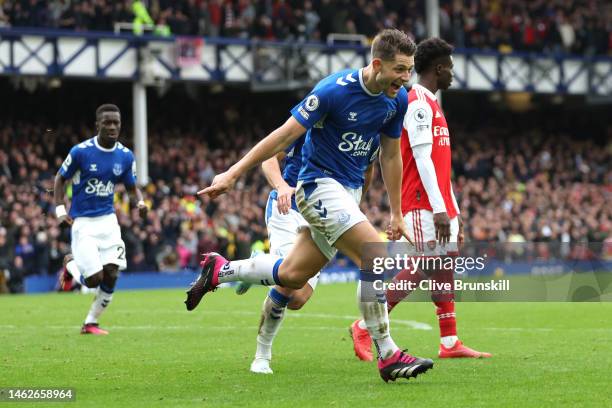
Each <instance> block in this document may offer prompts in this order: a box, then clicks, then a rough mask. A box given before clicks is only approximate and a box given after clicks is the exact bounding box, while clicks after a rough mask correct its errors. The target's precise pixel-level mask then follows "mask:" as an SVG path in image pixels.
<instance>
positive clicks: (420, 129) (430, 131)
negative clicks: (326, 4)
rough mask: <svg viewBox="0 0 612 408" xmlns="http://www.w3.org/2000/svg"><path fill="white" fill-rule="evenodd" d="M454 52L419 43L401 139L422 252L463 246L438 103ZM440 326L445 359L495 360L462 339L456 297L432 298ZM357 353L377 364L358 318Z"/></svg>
mask: <svg viewBox="0 0 612 408" xmlns="http://www.w3.org/2000/svg"><path fill="white" fill-rule="evenodd" d="M452 51H453V48H452V46H450V45H449V44H448V43H446V42H445V41H444V40H442V39H439V38H430V39H427V40H425V41H423V42H421V43H420V44H419V46H418V47H417V52H416V54H415V70H416V72H417V74H418V75H419V79H418V83H417V84H415V85H414V86H413V87H412V90H411V91H410V92H409V94H408V111H407V112H406V116H405V117H404V130H403V132H402V138H401V149H402V160H403V174H402V214H403V215H404V220H405V221H406V224H407V226H408V230H409V232H410V233H411V234H412V236H413V237H414V241H415V245H416V250H417V252H418V253H426V254H431V255H449V256H456V255H458V247H459V246H460V245H461V244H462V242H463V224H462V222H461V217H460V215H459V206H458V205H457V200H456V199H455V195H454V193H453V187H452V184H451V142H450V132H449V131H448V125H447V123H446V119H445V118H444V114H443V112H442V109H440V106H439V105H438V102H437V99H436V95H435V94H436V92H437V91H438V90H439V89H441V90H445V89H448V88H449V87H450V85H451V82H452V80H453V72H452V69H453V59H452V56H451V54H452ZM452 272H453V271H452V270H446V271H435V273H436V275H435V278H436V280H438V281H440V280H445V281H448V282H451V283H452V279H453V273H452ZM424 277H425V275H424V273H423V272H422V271H417V272H416V273H412V271H410V270H404V271H401V272H400V273H398V274H397V276H396V277H395V278H394V281H406V280H407V281H412V282H415V283H418V282H419V281H420V280H422V279H423V278H424ZM409 293H410V292H407V291H387V293H386V295H387V305H388V310H389V312H391V310H393V308H394V307H395V306H396V305H397V304H398V303H399V302H400V301H401V300H402V299H404V298H405V297H406V296H408V294H409ZM432 300H433V301H434V303H435V305H436V314H437V316H438V322H439V326H440V348H439V352H438V356H439V357H440V358H453V357H472V358H479V357H491V354H489V353H484V352H479V351H476V350H473V349H471V348H469V347H466V346H465V345H463V344H462V343H461V341H460V340H459V338H458V337H457V326H456V319H455V302H454V294H453V293H444V294H442V295H439V296H436V295H434V296H432ZM351 334H352V337H353V344H354V348H355V354H356V355H357V357H359V358H360V359H362V360H368V361H369V360H372V351H371V340H370V337H369V335H368V332H367V330H365V325H364V324H363V322H362V321H360V320H357V321H355V322H354V323H353V325H352V326H351Z"/></svg>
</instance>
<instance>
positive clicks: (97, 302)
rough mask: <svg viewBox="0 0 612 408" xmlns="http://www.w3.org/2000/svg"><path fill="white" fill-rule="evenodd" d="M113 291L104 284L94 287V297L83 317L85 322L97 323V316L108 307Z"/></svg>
mask: <svg viewBox="0 0 612 408" xmlns="http://www.w3.org/2000/svg"><path fill="white" fill-rule="evenodd" d="M113 292H114V289H111V288H109V287H107V286H106V285H104V284H100V286H98V289H96V297H95V299H94V301H93V303H92V304H91V308H90V309H89V313H88V314H87V318H86V319H85V324H89V323H98V318H99V317H100V315H101V314H102V312H103V311H104V310H105V309H106V308H107V307H108V305H109V304H110V302H111V300H113Z"/></svg>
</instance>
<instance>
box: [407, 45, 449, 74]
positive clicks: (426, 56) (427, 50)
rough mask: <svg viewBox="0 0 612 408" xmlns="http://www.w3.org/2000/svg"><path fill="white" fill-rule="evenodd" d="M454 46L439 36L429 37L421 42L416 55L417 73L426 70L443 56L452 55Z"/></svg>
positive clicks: (415, 67)
mask: <svg viewBox="0 0 612 408" xmlns="http://www.w3.org/2000/svg"><path fill="white" fill-rule="evenodd" d="M453 49H454V48H453V46H452V45H450V44H449V43H447V42H446V41H444V40H443V39H441V38H438V37H432V38H428V39H426V40H423V41H421V42H420V43H419V45H418V47H417V49H416V54H415V55H414V70H415V71H416V73H417V74H420V73H422V72H425V71H426V70H427V69H429V68H430V67H432V66H433V65H434V63H435V62H436V60H437V59H438V58H441V57H450V55H451V54H452V53H453Z"/></svg>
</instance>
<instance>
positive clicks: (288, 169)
mask: <svg viewBox="0 0 612 408" xmlns="http://www.w3.org/2000/svg"><path fill="white" fill-rule="evenodd" d="M305 138H306V136H301V137H300V138H299V139H298V140H296V141H295V142H293V143H292V144H291V145H290V146H289V147H288V148H287V149H285V153H286V156H285V159H284V161H283V163H282V165H283V170H282V171H283V180H285V182H286V183H287V184H289V185H290V186H291V187H295V186H296V185H297V180H298V174H299V172H300V168H301V167H302V146H303V145H304V139H305ZM277 198H278V192H277V191H276V190H272V191H270V196H269V198H268V200H276V199H277ZM291 208H293V209H294V210H295V211H299V210H298V207H297V203H296V202H295V194H294V195H292V196H291ZM269 217H270V215H269V214H267V215H266V219H267V218H269Z"/></svg>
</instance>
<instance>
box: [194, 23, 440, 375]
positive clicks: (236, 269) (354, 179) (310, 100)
mask: <svg viewBox="0 0 612 408" xmlns="http://www.w3.org/2000/svg"><path fill="white" fill-rule="evenodd" d="M415 50H416V46H415V44H414V42H412V41H411V40H410V39H409V38H408V36H406V34H405V33H403V32H401V31H399V30H395V29H387V30H383V31H382V32H380V33H379V34H377V36H376V37H375V38H374V40H373V42H372V49H371V62H370V64H369V65H368V66H366V67H365V68H361V69H358V70H344V71H340V72H338V73H335V74H332V75H330V76H328V77H326V78H324V79H323V80H322V81H320V82H319V83H318V84H317V85H316V86H315V88H314V89H313V90H312V92H310V93H309V94H308V95H307V97H306V98H305V99H304V100H303V101H302V102H300V103H299V104H298V105H297V106H295V107H294V108H293V109H292V110H291V116H290V117H289V119H288V120H287V121H286V122H285V123H284V124H283V125H282V126H281V127H279V128H278V129H276V130H274V131H273V132H272V133H270V134H269V135H268V136H266V137H265V138H264V139H263V140H262V141H260V142H259V143H258V144H257V145H256V146H255V147H254V148H253V149H251V151H249V152H248V153H247V154H246V155H245V156H244V157H243V158H242V159H241V160H240V161H238V162H237V163H236V164H234V165H233V166H232V167H230V168H229V169H228V170H227V171H226V172H224V173H221V174H219V175H217V176H216V177H215V178H214V180H213V182H212V184H211V185H210V186H209V187H207V188H205V189H203V190H201V191H200V192H199V194H202V195H208V196H209V197H210V198H213V199H214V198H216V197H218V196H219V195H221V194H223V193H225V192H227V191H228V190H229V189H231V188H232V187H233V185H234V184H235V183H236V180H237V179H238V178H239V177H240V176H241V175H242V174H244V173H245V172H246V171H247V170H248V169H250V168H252V167H254V166H255V165H257V164H259V163H261V162H263V161H264V160H267V159H269V158H270V157H272V156H274V155H275V154H277V153H278V152H281V151H283V150H284V149H286V148H287V147H288V146H290V145H291V143H293V142H294V141H295V140H297V139H298V138H299V137H300V136H301V135H302V134H304V133H305V132H306V140H305V142H304V146H303V148H302V167H301V169H300V173H299V175H298V183H297V186H296V193H295V195H296V202H297V205H298V208H299V210H300V213H301V214H302V216H303V217H304V219H306V221H308V223H309V226H308V228H301V229H300V231H299V232H298V235H297V238H296V242H295V244H294V245H293V247H292V248H291V250H290V252H289V254H287V256H286V257H284V258H281V257H279V256H277V255H274V254H269V255H260V256H257V257H255V258H252V259H247V260H239V261H231V262H230V261H227V260H226V259H224V258H223V257H221V256H220V255H219V254H215V253H210V254H206V255H205V257H204V260H203V262H202V273H201V274H200V277H199V278H198V280H197V281H196V282H195V283H194V284H193V285H192V287H191V288H190V290H189V291H188V292H187V300H186V301H185V304H186V305H187V309H188V310H193V309H195V307H196V306H197V305H198V304H199V302H200V300H201V299H202V297H203V296H204V294H206V293H208V292H210V291H213V290H214V289H215V288H216V287H217V286H218V285H219V284H220V283H223V282H233V281H246V282H251V283H260V284H263V285H273V284H276V285H279V286H284V287H288V288H292V289H300V288H302V287H303V286H304V285H305V284H306V282H307V281H308V279H310V278H311V277H313V276H315V275H316V274H317V273H318V272H319V271H320V270H321V268H323V267H324V266H325V264H326V263H327V262H328V260H329V259H331V258H332V257H333V256H334V255H335V253H336V250H340V251H342V253H344V254H345V255H346V256H348V257H349V258H350V259H351V260H352V261H353V262H354V263H355V264H356V265H358V266H359V267H360V268H361V269H362V270H364V271H365V272H367V270H368V268H369V266H368V265H371V261H372V259H373V258H374V257H379V256H386V255H387V254H386V251H385V250H384V245H382V242H383V241H382V239H381V238H380V237H379V235H378V232H377V231H376V229H375V228H374V227H373V226H372V224H370V222H369V221H368V220H367V218H366V217H365V215H364V214H363V213H362V212H361V210H360V208H359V198H360V196H361V189H362V186H363V183H364V171H365V169H366V168H367V166H368V165H369V159H370V157H369V155H368V152H369V151H370V149H371V147H372V143H374V140H375V138H376V137H378V135H380V163H381V172H382V176H383V181H384V183H385V186H386V188H387V192H388V194H389V204H390V207H391V218H390V221H389V226H388V228H387V232H388V236H389V239H392V240H397V239H399V238H400V237H401V236H404V237H405V238H406V239H408V240H409V241H410V242H412V240H411V239H410V237H409V236H408V232H407V229H406V225H405V223H404V220H403V218H402V213H401V182H402V180H401V172H402V159H401V155H400V143H399V137H400V135H401V131H402V121H403V118H404V116H405V114H406V110H407V105H408V98H407V92H406V89H405V88H404V84H406V83H407V82H408V80H409V79H410V74H411V71H412V68H413V66H414V53H415ZM366 243H381V244H380V245H377V246H374V247H372V246H371V245H369V246H368V248H370V249H371V251H370V252H369V253H366V252H365V251H364V244H366ZM377 251H378V252H377ZM372 252H374V253H372ZM362 255H364V256H365V259H362ZM364 285H365V286H366V288H368V291H362V290H361V287H362V286H363V285H362V284H361V281H360V284H359V287H358V290H357V293H358V298H359V307H360V310H361V313H362V316H363V318H364V321H365V322H366V326H367V329H368V332H369V333H370V336H371V337H372V339H373V341H374V344H375V346H376V349H377V351H378V369H379V373H380V376H381V378H382V379H383V380H384V381H389V380H395V379H397V378H411V377H416V376H417V375H418V374H421V373H424V372H425V371H427V370H429V369H430V368H432V367H433V361H432V360H430V359H423V358H418V357H414V356H411V355H409V354H407V353H404V352H403V351H401V350H400V349H399V347H398V346H397V345H396V344H395V342H394V341H393V339H392V338H391V335H390V331H389V316H388V314H387V308H386V301H385V295H384V292H382V291H380V293H379V291H376V293H374V294H372V293H371V289H372V286H373V285H371V284H364ZM288 301H289V299H283V298H280V297H279V299H278V302H279V305H282V304H283V303H285V304H286V303H287V302H288Z"/></svg>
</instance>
